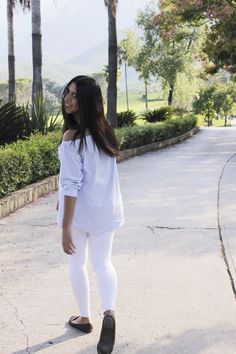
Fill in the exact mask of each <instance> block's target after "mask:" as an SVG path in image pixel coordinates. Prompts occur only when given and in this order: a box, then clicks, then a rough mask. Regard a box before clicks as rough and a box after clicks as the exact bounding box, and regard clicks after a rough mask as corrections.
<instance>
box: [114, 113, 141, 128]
mask: <svg viewBox="0 0 236 354" xmlns="http://www.w3.org/2000/svg"><path fill="white" fill-rule="evenodd" d="M136 118H137V116H136V113H135V112H134V111H124V112H119V113H117V122H118V127H119V128H121V127H127V126H129V125H134V121H135V119H136Z"/></svg>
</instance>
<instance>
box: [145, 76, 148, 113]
mask: <svg viewBox="0 0 236 354" xmlns="http://www.w3.org/2000/svg"><path fill="white" fill-rule="evenodd" d="M144 85H145V107H146V109H148V90H147V80H146V79H145V80H144Z"/></svg>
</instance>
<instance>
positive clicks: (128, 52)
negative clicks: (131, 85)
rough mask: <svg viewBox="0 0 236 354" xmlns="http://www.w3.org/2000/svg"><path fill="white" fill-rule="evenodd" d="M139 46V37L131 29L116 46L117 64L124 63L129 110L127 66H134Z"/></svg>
mask: <svg viewBox="0 0 236 354" xmlns="http://www.w3.org/2000/svg"><path fill="white" fill-rule="evenodd" d="M139 47H140V45H139V38H138V36H137V34H136V32H135V31H133V30H128V31H126V33H125V37H124V38H123V39H122V40H121V41H120V43H119V47H118V58H119V64H120V65H121V64H122V63H124V66H125V93H126V105H127V111H128V110H129V97H128V75H127V66H133V67H135V63H136V60H137V56H138V52H139Z"/></svg>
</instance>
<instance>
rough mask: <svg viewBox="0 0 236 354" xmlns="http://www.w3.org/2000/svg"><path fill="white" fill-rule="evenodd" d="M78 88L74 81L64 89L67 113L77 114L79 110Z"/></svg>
mask: <svg viewBox="0 0 236 354" xmlns="http://www.w3.org/2000/svg"><path fill="white" fill-rule="evenodd" d="M76 95H77V88H76V85H75V83H74V82H72V83H71V84H70V85H69V86H68V87H67V88H66V89H65V91H64V94H63V99H64V109H65V112H66V113H67V114H75V113H78V112H79V105H78V102H77V97H76Z"/></svg>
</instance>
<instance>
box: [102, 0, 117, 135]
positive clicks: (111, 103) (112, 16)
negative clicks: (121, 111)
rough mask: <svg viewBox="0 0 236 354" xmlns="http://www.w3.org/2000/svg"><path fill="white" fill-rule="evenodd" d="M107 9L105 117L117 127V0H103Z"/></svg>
mask: <svg viewBox="0 0 236 354" xmlns="http://www.w3.org/2000/svg"><path fill="white" fill-rule="evenodd" d="M104 3H105V6H107V11H108V94H107V117H108V120H109V121H110V123H111V125H112V126H113V127H114V128H116V127H117V83H116V82H117V34H116V10H117V3H118V0H104Z"/></svg>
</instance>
